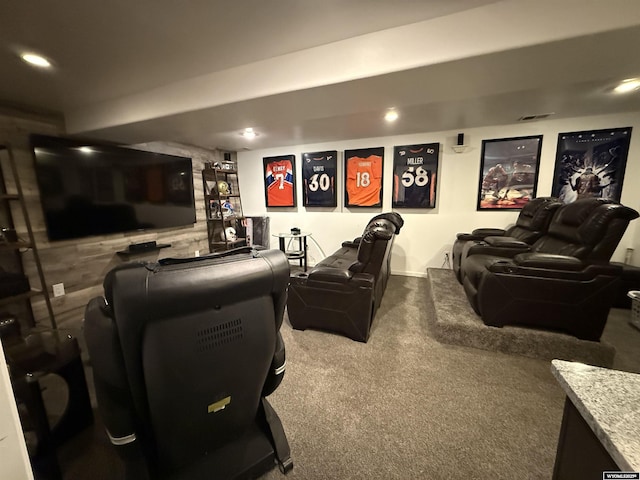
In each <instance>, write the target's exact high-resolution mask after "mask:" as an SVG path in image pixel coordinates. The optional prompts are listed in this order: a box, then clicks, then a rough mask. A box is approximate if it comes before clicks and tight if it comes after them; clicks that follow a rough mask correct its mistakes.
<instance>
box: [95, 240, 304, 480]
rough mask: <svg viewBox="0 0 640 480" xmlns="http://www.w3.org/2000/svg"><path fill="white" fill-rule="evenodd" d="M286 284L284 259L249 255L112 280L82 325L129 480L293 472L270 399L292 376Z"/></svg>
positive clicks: (152, 267)
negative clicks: (287, 369)
mask: <svg viewBox="0 0 640 480" xmlns="http://www.w3.org/2000/svg"><path fill="white" fill-rule="evenodd" d="M288 280H289V264H288V262H287V259H286V257H285V255H284V254H283V253H282V252H280V251H279V250H263V251H256V250H252V249H251V248H247V247H245V248H241V249H237V250H231V251H228V252H224V253H222V254H216V255H210V256H206V257H198V258H191V259H166V260H161V261H160V262H158V263H150V264H143V263H129V264H123V265H121V266H119V267H116V268H115V269H113V270H111V271H110V272H109V273H108V274H107V276H106V277H105V280H104V294H105V298H102V297H99V298H94V299H93V300H91V301H90V303H89V304H88V306H87V309H86V314H85V324H84V328H85V337H86V340H87V345H88V350H89V354H90V358H91V363H92V367H93V372H94V383H95V388H96V396H97V399H98V405H99V410H100V413H101V417H102V420H103V422H104V425H105V427H106V430H107V434H108V437H109V439H110V440H111V443H112V444H113V445H114V447H115V449H116V450H117V452H118V454H119V455H120V456H121V458H122V459H123V460H124V465H125V471H126V477H127V479H149V478H153V479H155V478H159V479H172V480H174V479H176V480H177V479H190V480H191V479H205V478H206V479H209V478H216V479H218V478H220V479H222V478H224V479H227V478H247V477H249V478H253V477H255V476H259V475H261V474H262V473H264V472H265V471H267V470H269V469H271V468H273V466H274V465H275V461H277V462H278V464H279V466H280V468H281V470H282V471H283V472H286V471H288V470H289V469H290V468H291V467H292V465H293V464H292V462H291V459H290V456H289V446H288V443H287V439H286V436H285V434H284V430H283V428H282V424H281V422H280V419H279V418H278V416H277V414H276V413H275V411H274V410H273V408H272V407H271V406H270V405H269V403H268V402H267V400H266V398H265V397H266V396H268V395H269V394H270V393H272V392H273V391H274V390H275V389H276V388H277V387H278V385H279V384H280V382H281V380H282V377H283V375H284V366H285V350H284V344H283V342H282V338H281V336H280V333H279V329H280V325H281V323H282V319H283V315H284V308H285V305H286V295H287V293H286V292H287V283H288ZM274 460H275V461H274Z"/></svg>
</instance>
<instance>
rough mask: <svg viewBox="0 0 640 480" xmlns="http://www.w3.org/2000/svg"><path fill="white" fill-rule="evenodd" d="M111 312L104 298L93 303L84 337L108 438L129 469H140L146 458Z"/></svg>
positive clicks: (87, 318) (85, 326) (92, 301)
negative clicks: (108, 313)
mask: <svg viewBox="0 0 640 480" xmlns="http://www.w3.org/2000/svg"><path fill="white" fill-rule="evenodd" d="M108 311H109V308H108V306H107V303H106V302H105V300H104V298H101V297H99V298H94V299H92V300H91V301H90V302H89V304H88V305H87V308H86V311H85V320H84V325H83V327H84V336H85V339H86V342H87V345H88V347H89V351H90V352H91V363H92V366H93V381H94V385H95V390H96V397H97V399H98V403H99V405H100V407H101V417H102V421H103V423H104V427H105V429H106V431H107V435H108V437H109V440H110V441H111V443H112V444H113V446H114V447H115V449H116V452H117V453H118V455H119V456H120V457H121V458H122V459H123V460H124V461H125V462H126V464H127V465H132V466H133V468H136V467H135V465H136V462H137V461H138V460H139V459H142V458H143V454H142V451H141V450H140V441H139V440H138V439H137V435H138V434H139V432H138V431H137V428H136V427H137V425H138V424H137V422H136V420H135V416H136V414H135V407H134V402H133V398H132V396H131V392H130V390H129V383H128V378H127V374H126V369H125V366H124V361H123V359H122V347H121V346H120V340H119V337H118V332H117V329H116V326H115V322H114V321H113V319H112V318H111V317H110V316H109V315H107V313H106V312H108ZM127 478H129V477H127ZM131 478H133V477H131ZM140 478H144V477H140Z"/></svg>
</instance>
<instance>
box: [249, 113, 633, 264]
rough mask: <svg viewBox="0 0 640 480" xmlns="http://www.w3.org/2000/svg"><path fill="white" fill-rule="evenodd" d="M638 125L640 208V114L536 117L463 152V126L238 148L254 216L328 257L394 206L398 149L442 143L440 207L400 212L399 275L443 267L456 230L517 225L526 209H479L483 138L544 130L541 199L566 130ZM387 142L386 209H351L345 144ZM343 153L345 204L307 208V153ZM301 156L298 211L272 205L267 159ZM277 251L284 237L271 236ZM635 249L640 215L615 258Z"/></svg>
mask: <svg viewBox="0 0 640 480" xmlns="http://www.w3.org/2000/svg"><path fill="white" fill-rule="evenodd" d="M628 126H631V127H633V129H634V131H633V133H632V135H631V145H630V149H629V157H628V160H627V168H626V173H625V180H624V185H623V190H622V199H621V202H622V203H623V204H625V205H628V206H630V207H632V208H635V209H636V210H640V181H639V180H640V158H639V157H640V113H632V114H620V115H606V116H594V117H581V118H574V119H561V120H547V121H536V122H530V123H521V124H513V125H502V126H493V127H484V128H475V129H468V130H465V131H464V134H465V143H466V144H467V145H468V146H469V148H468V150H467V151H466V152H465V153H462V154H456V153H454V152H453V150H452V148H451V147H452V145H454V144H455V141H456V136H457V133H458V132H457V131H448V132H432V133H421V134H412V135H397V136H388V137H379V138H368V139H357V140H349V141H341V142H335V143H322V144H311V145H295V146H291V147H282V148H277V149H267V150H256V151H246V152H239V153H238V176H239V180H240V191H241V194H242V203H243V210H244V214H245V215H246V216H259V215H268V216H269V217H270V218H271V233H272V234H274V233H278V232H288V231H289V230H290V229H291V227H294V226H295V227H300V228H301V229H302V230H306V231H310V232H311V233H312V234H313V238H314V239H315V241H317V242H318V244H319V245H320V247H321V248H322V249H323V250H324V253H325V254H326V255H329V254H331V253H332V252H333V251H335V250H336V249H337V248H338V247H339V246H340V244H341V242H342V241H343V240H346V239H351V238H353V237H356V236H358V235H360V234H361V233H362V229H363V227H364V226H365V224H366V223H367V221H368V220H369V219H370V218H371V217H372V216H373V215H375V214H377V213H379V212H384V211H390V210H391V192H392V178H393V173H392V167H393V147H394V146H395V145H408V144H414V143H431V142H440V150H441V153H440V165H439V172H438V180H437V181H438V185H437V191H438V192H437V201H436V208H435V209H433V210H417V209H398V210H397V211H398V212H399V213H400V214H401V215H402V217H403V218H404V220H405V226H404V228H403V229H402V231H401V233H400V235H398V237H397V238H396V240H395V243H394V249H393V253H392V258H391V268H392V272H393V273H394V274H405V275H424V274H425V273H426V269H427V268H428V267H441V266H442V265H443V261H444V253H445V252H449V251H450V249H451V246H452V244H453V241H454V239H455V234H456V233H457V232H468V231H471V230H472V229H474V228H477V227H497V228H503V227H506V226H507V225H509V224H511V223H513V222H514V221H515V219H516V218H517V215H518V212H501V211H482V212H478V211H476V203H477V191H478V184H479V174H480V153H481V149H482V140H485V139H495V138H506V137H516V136H524V135H540V134H542V135H543V136H544V137H543V141H542V156H541V162H540V170H539V178H538V190H537V196H547V195H550V194H551V186H552V180H553V172H554V164H555V153H556V144H557V139H558V133H560V132H572V131H580V130H591V129H601V128H602V129H603V128H615V127H628ZM380 146H384V147H385V163H384V184H383V203H382V204H383V208H381V209H371V208H366V209H348V208H345V207H344V206H343V203H344V202H343V197H342V195H343V190H344V183H343V175H342V172H343V163H342V161H343V158H342V156H343V153H344V150H345V149H352V148H366V147H380ZM322 150H338V153H339V155H338V157H339V163H338V172H339V174H338V179H337V182H338V186H337V189H338V207H336V208H324V209H319V208H305V207H303V206H301V205H302V182H301V164H300V158H301V154H302V153H303V152H312V151H322ZM288 154H295V156H296V187H297V201H298V205H299V206H298V207H296V208H284V209H283V208H270V209H267V208H266V207H265V200H264V181H263V177H262V170H263V169H262V158H263V157H265V156H274V155H288ZM271 240H272V241H271V247H272V248H277V246H278V244H277V239H275V238H272V239H271ZM627 248H634V249H635V254H634V258H633V264H635V265H638V266H640V220H638V221H634V223H632V224H631V226H630V228H629V229H628V230H627V233H626V234H625V236H624V237H623V239H622V241H621V242H620V245H619V247H618V249H617V250H616V252H615V254H614V256H613V260H615V261H623V259H624V254H625V250H626V249H627ZM310 255H311V259H310V261H311V263H313V262H315V261H319V260H321V259H322V258H323V254H322V253H321V252H320V251H319V249H318V248H317V247H316V246H315V245H313V243H312V244H311V248H310Z"/></svg>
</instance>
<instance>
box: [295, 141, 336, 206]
mask: <svg viewBox="0 0 640 480" xmlns="http://www.w3.org/2000/svg"><path fill="white" fill-rule="evenodd" d="M337 169H338V152H337V151H336V150H331V151H327V152H313V153H303V154H302V183H303V185H302V193H303V203H304V206H305V207H335V206H337V201H336V170H337Z"/></svg>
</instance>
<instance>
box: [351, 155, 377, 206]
mask: <svg viewBox="0 0 640 480" xmlns="http://www.w3.org/2000/svg"><path fill="white" fill-rule="evenodd" d="M346 187H347V196H348V198H347V200H348V201H347V204H348V205H358V206H361V207H371V206H373V205H378V204H379V203H381V202H382V199H381V198H380V190H381V189H382V157H380V156H378V155H370V156H368V157H367V158H360V157H351V158H348V159H347V185H346Z"/></svg>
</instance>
